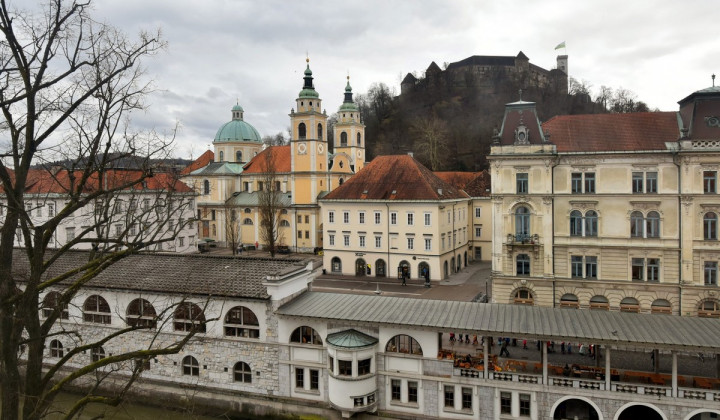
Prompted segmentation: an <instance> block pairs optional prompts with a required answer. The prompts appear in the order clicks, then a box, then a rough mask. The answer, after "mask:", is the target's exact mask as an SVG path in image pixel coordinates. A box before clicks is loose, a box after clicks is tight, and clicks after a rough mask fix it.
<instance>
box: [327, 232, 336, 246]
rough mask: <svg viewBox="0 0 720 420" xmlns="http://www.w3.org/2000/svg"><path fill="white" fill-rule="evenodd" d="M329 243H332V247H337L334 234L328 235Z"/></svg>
mask: <svg viewBox="0 0 720 420" xmlns="http://www.w3.org/2000/svg"><path fill="white" fill-rule="evenodd" d="M328 242H329V243H330V246H335V235H333V234H332V233H331V234H330V235H328Z"/></svg>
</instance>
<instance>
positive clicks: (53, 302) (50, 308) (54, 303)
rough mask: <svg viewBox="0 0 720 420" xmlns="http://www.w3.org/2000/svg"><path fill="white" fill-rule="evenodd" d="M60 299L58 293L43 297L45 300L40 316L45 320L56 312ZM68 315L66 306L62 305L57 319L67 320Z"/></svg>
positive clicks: (60, 296)
mask: <svg viewBox="0 0 720 420" xmlns="http://www.w3.org/2000/svg"><path fill="white" fill-rule="evenodd" d="M61 299H62V295H61V294H60V293H58V292H50V293H48V294H47V295H45V298H44V299H43V303H42V315H43V317H45V318H48V317H49V316H51V315H52V314H53V312H55V311H56V310H58V309H59V308H60V306H61V304H60V300H61ZM69 318H70V314H69V312H68V304H67V303H65V304H62V310H61V312H60V316H59V317H58V319H69Z"/></svg>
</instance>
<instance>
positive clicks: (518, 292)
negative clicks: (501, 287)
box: [510, 285, 535, 306]
mask: <svg viewBox="0 0 720 420" xmlns="http://www.w3.org/2000/svg"><path fill="white" fill-rule="evenodd" d="M510 300H511V301H512V302H513V303H515V304H517V305H529V306H533V305H535V292H534V291H533V290H532V289H530V288H529V287H527V286H526V285H524V286H521V287H518V288H515V289H514V290H513V291H512V294H511V295H510Z"/></svg>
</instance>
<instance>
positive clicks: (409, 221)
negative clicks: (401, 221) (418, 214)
mask: <svg viewBox="0 0 720 420" xmlns="http://www.w3.org/2000/svg"><path fill="white" fill-rule="evenodd" d="M414 218H415V215H414V214H413V213H408V214H407V224H408V226H412V225H413V224H414V221H415V220H414Z"/></svg>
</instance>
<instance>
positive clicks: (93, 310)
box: [83, 295, 110, 324]
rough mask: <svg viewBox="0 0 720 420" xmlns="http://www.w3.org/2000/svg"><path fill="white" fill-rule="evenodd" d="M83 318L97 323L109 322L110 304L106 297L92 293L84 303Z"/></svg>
mask: <svg viewBox="0 0 720 420" xmlns="http://www.w3.org/2000/svg"><path fill="white" fill-rule="evenodd" d="M83 320H84V321H85V322H93V323H96V324H109V323H110V305H108V303H107V301H106V300H105V298H103V297H102V296H98V295H92V296H90V297H88V298H87V299H85V303H84V304H83Z"/></svg>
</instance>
